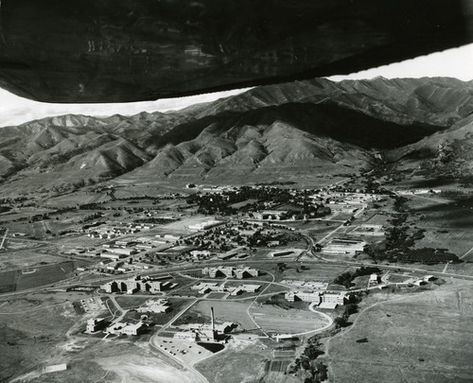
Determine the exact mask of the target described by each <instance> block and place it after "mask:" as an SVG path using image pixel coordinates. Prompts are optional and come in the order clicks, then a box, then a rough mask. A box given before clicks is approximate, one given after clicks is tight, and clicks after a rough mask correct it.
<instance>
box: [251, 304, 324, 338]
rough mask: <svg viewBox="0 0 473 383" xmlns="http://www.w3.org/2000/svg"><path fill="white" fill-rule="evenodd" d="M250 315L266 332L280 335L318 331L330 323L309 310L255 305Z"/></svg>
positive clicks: (320, 315)
mask: <svg viewBox="0 0 473 383" xmlns="http://www.w3.org/2000/svg"><path fill="white" fill-rule="evenodd" d="M250 314H251V316H252V317H253V319H254V320H255V321H256V323H258V324H259V325H260V326H261V327H262V328H263V330H264V331H266V332H269V333H278V334H299V333H303V332H307V331H312V330H317V329H319V328H322V327H324V326H326V325H327V324H328V323H329V321H328V320H327V318H325V317H324V316H323V315H322V314H319V313H314V312H312V311H309V310H298V309H289V310H285V309H283V308H281V307H278V306H274V305H268V304H255V305H253V306H252V307H251V309H250Z"/></svg>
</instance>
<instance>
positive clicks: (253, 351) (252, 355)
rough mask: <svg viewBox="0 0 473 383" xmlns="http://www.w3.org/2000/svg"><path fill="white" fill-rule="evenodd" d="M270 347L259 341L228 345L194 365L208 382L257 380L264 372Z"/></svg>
mask: <svg viewBox="0 0 473 383" xmlns="http://www.w3.org/2000/svg"><path fill="white" fill-rule="evenodd" d="M270 357H271V354H270V349H269V348H266V347H263V346H262V345H261V344H260V343H257V344H255V345H250V346H243V345H235V344H232V345H229V346H227V349H226V350H225V351H224V352H222V353H218V354H217V355H215V356H213V357H211V358H209V359H207V360H204V361H202V362H200V363H198V364H197V365H196V368H197V370H199V371H200V372H201V373H202V374H203V375H204V376H205V377H206V378H207V379H208V380H209V382H210V383H241V382H259V381H262V380H260V379H259V378H261V377H263V376H264V374H265V365H266V363H265V362H266V360H268V359H269V358H270Z"/></svg>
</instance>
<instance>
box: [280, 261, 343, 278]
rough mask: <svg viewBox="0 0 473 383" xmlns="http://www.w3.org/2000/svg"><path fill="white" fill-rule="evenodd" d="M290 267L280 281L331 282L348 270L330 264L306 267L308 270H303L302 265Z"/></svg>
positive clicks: (341, 266)
mask: <svg viewBox="0 0 473 383" xmlns="http://www.w3.org/2000/svg"><path fill="white" fill-rule="evenodd" d="M288 266H289V268H287V269H286V270H285V271H284V272H283V273H282V274H281V275H280V276H279V279H280V280H282V279H297V280H306V281H320V282H331V281H333V280H334V279H335V278H336V277H337V276H338V275H340V274H342V273H343V272H344V271H346V270H347V267H346V266H343V265H334V264H329V263H320V264H310V265H306V267H307V269H303V268H301V267H300V265H296V266H292V265H291V264H288ZM297 266H299V267H297ZM298 270H299V271H298Z"/></svg>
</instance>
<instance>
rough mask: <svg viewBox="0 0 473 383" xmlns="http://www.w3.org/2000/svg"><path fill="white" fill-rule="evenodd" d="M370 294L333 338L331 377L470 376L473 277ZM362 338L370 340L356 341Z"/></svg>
mask: <svg viewBox="0 0 473 383" xmlns="http://www.w3.org/2000/svg"><path fill="white" fill-rule="evenodd" d="M372 299H373V297H369V298H368V299H367V300H366V301H365V302H364V304H363V305H362V306H361V307H360V310H361V311H360V314H358V316H357V317H356V319H355V322H354V324H353V325H352V327H349V328H348V329H346V330H344V331H342V332H341V333H340V334H339V335H337V336H335V337H334V338H332V339H331V340H330V341H329V343H328V351H329V352H328V361H329V367H330V375H329V377H330V381H334V382H341V383H343V382H350V383H351V382H358V381H363V382H366V383H370V382H385V383H391V382H393V383H394V382H426V383H427V382H429V383H430V382H432V383H436V382H438V383H446V382H452V383H453V382H455V383H457V382H465V383H466V382H471V381H472V377H473V366H472V364H471V360H473V349H472V348H471V344H473V324H472V323H473V321H472V319H473V289H472V284H471V283H469V282H448V283H447V284H445V285H443V286H440V287H438V288H436V289H434V290H427V291H423V292H419V293H414V294H405V295H397V296H396V295H393V296H386V297H383V298H382V299H383V300H384V299H388V300H387V301H378V303H373V302H375V301H374V299H373V300H372ZM363 338H367V342H364V343H357V340H359V339H363ZM355 367H356V368H355Z"/></svg>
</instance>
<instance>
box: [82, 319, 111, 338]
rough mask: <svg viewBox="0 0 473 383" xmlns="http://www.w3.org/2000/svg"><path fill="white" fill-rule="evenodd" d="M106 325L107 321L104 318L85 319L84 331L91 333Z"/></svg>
mask: <svg viewBox="0 0 473 383" xmlns="http://www.w3.org/2000/svg"><path fill="white" fill-rule="evenodd" d="M105 327H107V321H106V319H104V318H92V319H89V320H88V321H87V326H86V329H85V332H87V333H89V334H91V333H94V332H97V331H100V330H103V329H104V328H105Z"/></svg>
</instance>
